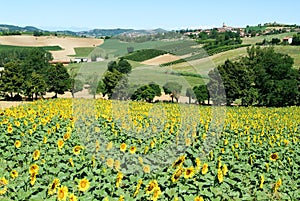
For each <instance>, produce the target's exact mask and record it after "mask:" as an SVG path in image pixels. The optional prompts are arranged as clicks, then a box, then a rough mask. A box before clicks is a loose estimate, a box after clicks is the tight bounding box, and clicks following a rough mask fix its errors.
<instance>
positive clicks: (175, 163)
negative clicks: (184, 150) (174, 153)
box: [172, 156, 185, 168]
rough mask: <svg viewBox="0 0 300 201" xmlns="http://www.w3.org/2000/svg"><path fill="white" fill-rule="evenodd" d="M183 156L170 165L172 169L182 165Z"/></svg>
mask: <svg viewBox="0 0 300 201" xmlns="http://www.w3.org/2000/svg"><path fill="white" fill-rule="evenodd" d="M184 160H185V156H180V157H179V158H178V159H177V160H176V161H175V162H174V163H173V165H172V167H173V168H175V167H178V166H181V165H182V164H183V163H184Z"/></svg>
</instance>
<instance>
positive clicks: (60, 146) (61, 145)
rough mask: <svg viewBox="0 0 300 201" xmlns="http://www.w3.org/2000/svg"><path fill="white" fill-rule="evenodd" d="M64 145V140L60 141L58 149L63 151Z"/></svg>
mask: <svg viewBox="0 0 300 201" xmlns="http://www.w3.org/2000/svg"><path fill="white" fill-rule="evenodd" d="M64 144H65V142H64V141H63V140H62V139H59V140H58V141H57V146H58V149H59V150H61V149H62V148H63V146H64Z"/></svg>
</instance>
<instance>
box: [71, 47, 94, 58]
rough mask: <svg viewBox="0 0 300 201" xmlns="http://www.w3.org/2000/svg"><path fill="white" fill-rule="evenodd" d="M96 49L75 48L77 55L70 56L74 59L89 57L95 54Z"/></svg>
mask: <svg viewBox="0 0 300 201" xmlns="http://www.w3.org/2000/svg"><path fill="white" fill-rule="evenodd" d="M94 49H95V48H94V47H75V48H74V50H75V53H76V54H75V55H69V56H73V57H88V56H89V55H90V54H91V52H93V50H94Z"/></svg>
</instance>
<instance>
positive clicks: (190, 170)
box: [184, 166, 195, 179]
mask: <svg viewBox="0 0 300 201" xmlns="http://www.w3.org/2000/svg"><path fill="white" fill-rule="evenodd" d="M194 174H195V168H194V167H193V166H192V167H189V168H186V169H185V171H184V178H185V179H189V178H192V177H193V176H194Z"/></svg>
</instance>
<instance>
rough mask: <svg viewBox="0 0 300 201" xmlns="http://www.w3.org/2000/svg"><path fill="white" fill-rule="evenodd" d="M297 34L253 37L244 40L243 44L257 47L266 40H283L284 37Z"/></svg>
mask: <svg viewBox="0 0 300 201" xmlns="http://www.w3.org/2000/svg"><path fill="white" fill-rule="evenodd" d="M294 34H296V33H295V32H291V33H282V34H275V35H267V36H257V37H251V38H243V39H242V40H243V44H253V45H255V44H256V43H259V42H262V41H263V40H264V39H266V40H272V38H279V39H282V38H284V37H287V36H289V37H291V36H293V35H294Z"/></svg>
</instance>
